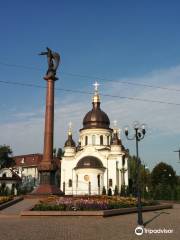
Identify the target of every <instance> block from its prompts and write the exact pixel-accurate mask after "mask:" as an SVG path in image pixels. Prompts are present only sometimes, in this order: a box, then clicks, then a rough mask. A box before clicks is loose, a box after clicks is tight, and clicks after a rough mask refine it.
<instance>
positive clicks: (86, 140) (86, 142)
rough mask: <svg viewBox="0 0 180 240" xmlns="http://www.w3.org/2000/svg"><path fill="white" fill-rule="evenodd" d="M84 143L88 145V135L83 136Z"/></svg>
mask: <svg viewBox="0 0 180 240" xmlns="http://www.w3.org/2000/svg"><path fill="white" fill-rule="evenodd" d="M85 145H88V136H86V137H85Z"/></svg>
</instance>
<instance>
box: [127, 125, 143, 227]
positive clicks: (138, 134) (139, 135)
mask: <svg viewBox="0 0 180 240" xmlns="http://www.w3.org/2000/svg"><path fill="white" fill-rule="evenodd" d="M133 129H134V131H135V133H134V135H133V136H132V137H129V130H128V128H127V127H126V128H125V131H124V133H125V136H126V138H127V139H128V140H135V141H136V157H137V179H136V187H137V212H138V225H143V217H142V204H141V187H140V167H141V160H140V158H139V149H138V142H139V141H141V140H142V139H143V138H144V136H145V134H146V129H145V124H142V125H140V124H139V122H134V124H133Z"/></svg>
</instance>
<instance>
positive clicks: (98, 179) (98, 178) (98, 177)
mask: <svg viewBox="0 0 180 240" xmlns="http://www.w3.org/2000/svg"><path fill="white" fill-rule="evenodd" d="M97 181H98V187H100V175H99V174H98V175H97Z"/></svg>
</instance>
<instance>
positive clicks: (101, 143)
mask: <svg viewBox="0 0 180 240" xmlns="http://www.w3.org/2000/svg"><path fill="white" fill-rule="evenodd" d="M100 145H103V135H101V136H100Z"/></svg>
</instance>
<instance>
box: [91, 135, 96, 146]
mask: <svg viewBox="0 0 180 240" xmlns="http://www.w3.org/2000/svg"><path fill="white" fill-rule="evenodd" d="M95 144H96V136H95V135H92V145H95Z"/></svg>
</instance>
